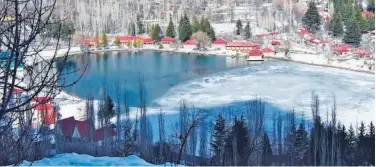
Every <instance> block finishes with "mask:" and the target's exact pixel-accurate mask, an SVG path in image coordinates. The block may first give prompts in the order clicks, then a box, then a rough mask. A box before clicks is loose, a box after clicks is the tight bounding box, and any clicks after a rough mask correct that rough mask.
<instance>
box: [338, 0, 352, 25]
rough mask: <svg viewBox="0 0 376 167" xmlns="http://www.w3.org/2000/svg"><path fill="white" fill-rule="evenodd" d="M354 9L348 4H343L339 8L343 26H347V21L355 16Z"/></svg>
mask: <svg viewBox="0 0 376 167" xmlns="http://www.w3.org/2000/svg"><path fill="white" fill-rule="evenodd" d="M354 12H355V9H354V7H353V5H352V4H351V3H349V2H347V3H344V4H342V7H341V17H342V21H343V22H344V24H345V25H346V26H347V25H348V23H349V22H348V21H349V20H350V19H351V18H352V17H354V15H355V13H354Z"/></svg>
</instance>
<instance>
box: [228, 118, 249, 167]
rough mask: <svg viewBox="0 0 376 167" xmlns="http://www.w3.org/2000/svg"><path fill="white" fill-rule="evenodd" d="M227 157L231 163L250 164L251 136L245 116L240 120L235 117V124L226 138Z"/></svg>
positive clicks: (237, 164)
mask: <svg viewBox="0 0 376 167" xmlns="http://www.w3.org/2000/svg"><path fill="white" fill-rule="evenodd" d="M226 157H227V158H226V159H227V160H228V161H229V163H230V164H231V165H235V166H247V165H248V160H249V158H250V136H249V129H248V127H247V126H246V124H245V121H244V119H243V117H242V118H241V119H240V120H238V119H236V118H235V121H234V125H233V127H232V129H231V132H230V134H229V136H228V138H227V139H226ZM227 160H226V161H227Z"/></svg>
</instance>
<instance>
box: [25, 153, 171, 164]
mask: <svg viewBox="0 0 376 167" xmlns="http://www.w3.org/2000/svg"><path fill="white" fill-rule="evenodd" d="M20 166H172V164H169V163H167V164H162V165H154V164H150V163H148V162H146V161H145V160H143V159H141V158H139V157H137V156H135V155H131V156H128V157H125V158H123V157H92V156H90V155H85V154H76V153H68V154H59V155H56V156H54V157H52V158H44V159H42V160H39V161H35V162H33V163H31V162H28V161H23V162H22V163H21V164H20Z"/></svg>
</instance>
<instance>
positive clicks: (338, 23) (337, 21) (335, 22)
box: [329, 12, 343, 37]
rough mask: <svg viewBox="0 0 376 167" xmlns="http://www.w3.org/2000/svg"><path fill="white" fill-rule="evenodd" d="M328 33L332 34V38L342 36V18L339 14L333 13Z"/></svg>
mask: <svg viewBox="0 0 376 167" xmlns="http://www.w3.org/2000/svg"><path fill="white" fill-rule="evenodd" d="M329 31H331V32H332V34H333V36H334V37H340V36H342V35H343V24H342V18H341V14H340V13H339V12H336V13H334V15H333V19H332V20H330V23H329Z"/></svg>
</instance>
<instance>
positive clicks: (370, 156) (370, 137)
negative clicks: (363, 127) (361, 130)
mask: <svg viewBox="0 0 376 167" xmlns="http://www.w3.org/2000/svg"><path fill="white" fill-rule="evenodd" d="M366 138H367V147H368V148H369V151H368V152H367V162H368V163H369V164H371V165H373V166H375V157H374V155H375V126H374V125H373V123H372V122H371V123H370V124H369V131H368V134H367V135H366Z"/></svg>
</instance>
